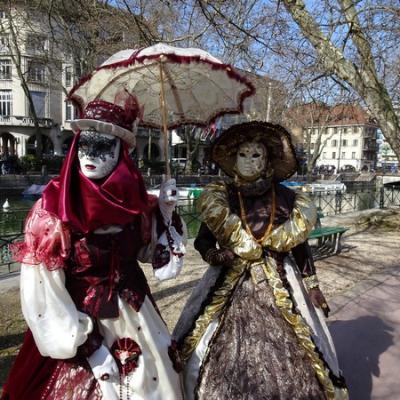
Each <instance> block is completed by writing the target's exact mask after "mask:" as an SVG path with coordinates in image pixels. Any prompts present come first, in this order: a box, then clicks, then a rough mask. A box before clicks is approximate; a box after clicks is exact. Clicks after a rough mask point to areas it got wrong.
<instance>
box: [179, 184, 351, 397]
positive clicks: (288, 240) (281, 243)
mask: <svg viewBox="0 0 400 400" xmlns="http://www.w3.org/2000/svg"><path fill="white" fill-rule="evenodd" d="M198 210H199V213H200V217H201V219H202V220H203V221H204V222H205V223H206V224H207V225H208V227H209V228H210V229H211V231H212V232H213V233H214V235H215V236H216V238H217V240H218V243H219V244H220V246H222V247H227V248H230V249H231V250H232V251H234V253H235V254H236V255H238V256H239V257H240V258H238V259H236V260H235V262H234V264H233V265H232V267H231V268H230V269H229V270H228V271H227V272H226V275H225V279H224V282H223V283H222V285H221V287H220V288H219V289H217V290H216V291H215V292H214V293H213V297H212V299H211V302H210V304H209V305H207V306H206V307H205V309H204V310H203V313H202V315H200V317H199V318H198V319H197V320H196V323H195V326H194V329H193V330H192V332H190V333H189V334H188V335H187V336H186V338H185V340H184V342H183V346H182V353H181V355H182V358H183V360H184V361H187V360H188V359H189V357H190V356H191V354H192V352H193V351H194V349H195V348H196V346H197V344H198V343H199V341H200V339H201V337H202V336H203V334H204V332H205V330H206V329H207V326H208V325H209V324H210V323H211V322H212V321H213V319H214V318H216V317H217V316H218V315H220V313H221V312H222V311H223V309H224V306H225V305H226V303H227V301H228V300H229V298H230V296H231V294H232V292H233V290H234V289H235V286H236V284H237V283H238V282H239V279H240V277H241V276H242V274H243V273H244V272H245V270H246V269H248V268H249V269H250V272H252V271H251V270H252V268H253V267H254V270H255V271H254V273H252V277H253V281H254V282H257V281H262V278H261V277H260V274H259V269H260V266H262V267H263V269H264V273H265V276H266V278H267V281H268V284H269V285H270V286H271V287H272V289H273V293H274V297H275V302H276V305H277V306H278V308H279V309H280V310H281V312H282V315H283V317H284V318H285V320H286V321H287V322H288V323H289V324H290V325H291V326H292V328H293V330H294V332H295V334H296V336H297V337H298V339H299V342H300V344H301V345H302V346H303V348H304V349H305V351H306V352H307V355H308V357H309V358H310V359H311V363H312V366H313V368H314V370H315V373H316V375H317V377H318V379H319V381H320V383H321V385H322V386H323V387H324V390H325V394H326V396H327V399H328V400H333V399H336V400H338V399H343V400H344V399H347V398H348V394H347V390H346V389H338V388H335V387H334V385H333V383H332V381H331V379H330V378H329V372H328V370H327V369H326V368H325V366H324V364H323V361H322V360H321V359H320V357H319V355H318V353H317V352H316V351H315V350H316V349H315V345H314V343H313V341H312V340H311V333H310V328H309V327H308V325H307V324H306V323H305V322H304V320H303V318H302V317H301V316H300V315H298V314H294V313H293V312H292V311H291V310H292V301H291V300H290V296H289V293H288V291H287V290H286V289H285V288H284V287H283V284H282V281H281V279H280V277H279V274H278V273H277V271H276V265H275V260H273V259H272V258H270V257H269V258H268V259H267V260H264V259H263V257H262V247H268V248H270V249H272V250H274V251H278V252H288V251H289V250H290V249H292V248H293V247H295V246H297V245H298V244H300V243H302V242H304V241H305V240H306V239H307V236H308V234H309V232H310V231H311V229H312V227H313V226H314V224H315V221H316V209H315V206H314V204H313V203H312V202H311V200H310V199H309V198H308V197H306V196H305V195H303V194H299V193H296V200H295V205H294V208H293V211H292V213H291V215H290V218H289V219H288V220H287V221H286V222H285V223H284V224H282V225H280V226H279V227H278V228H276V229H274V230H273V231H272V232H271V234H270V236H268V237H267V238H265V240H264V242H263V243H262V247H261V246H260V245H259V244H258V243H257V242H256V241H255V240H254V238H252V237H251V235H249V234H248V233H247V232H246V230H245V229H244V228H243V226H242V221H241V220H240V218H239V217H238V216H237V215H236V214H233V213H231V212H230V209H229V203H228V194H227V191H226V187H225V185H224V184H223V183H214V184H211V185H209V186H208V187H207V188H206V190H204V191H203V193H202V195H201V197H200V199H199V201H198ZM256 270H257V273H256ZM217 330H218V329H217Z"/></svg>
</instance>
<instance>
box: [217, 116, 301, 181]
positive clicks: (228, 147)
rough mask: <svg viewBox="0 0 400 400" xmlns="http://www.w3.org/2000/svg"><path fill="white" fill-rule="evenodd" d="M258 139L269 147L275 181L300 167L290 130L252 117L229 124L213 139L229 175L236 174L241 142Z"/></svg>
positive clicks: (222, 166)
mask: <svg viewBox="0 0 400 400" xmlns="http://www.w3.org/2000/svg"><path fill="white" fill-rule="evenodd" d="M254 141H255V142H260V143H262V144H264V146H265V147H266V148H267V152H268V160H269V161H270V163H271V166H272V169H273V178H274V180H275V181H278V182H280V181H283V180H285V179H287V178H289V177H290V176H291V175H293V174H294V173H295V172H296V171H297V169H298V161H297V158H296V153H295V150H294V147H293V144H292V140H291V137H290V134H289V132H288V131H287V130H286V129H285V128H284V127H283V126H281V125H276V124H271V123H269V122H262V121H252V122H245V123H242V124H237V125H233V126H231V127H229V128H228V129H227V130H225V131H224V132H222V134H221V136H219V137H218V138H217V139H216V141H215V142H214V143H213V145H212V148H211V157H212V158H213V160H214V161H215V162H216V163H217V164H218V165H219V166H220V167H221V169H222V170H223V171H224V172H225V173H226V174H227V175H229V176H231V177H234V176H235V172H234V167H235V164H236V154H237V151H238V148H239V146H240V145H241V144H243V143H246V142H254Z"/></svg>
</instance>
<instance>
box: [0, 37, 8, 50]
mask: <svg viewBox="0 0 400 400" xmlns="http://www.w3.org/2000/svg"><path fill="white" fill-rule="evenodd" d="M9 43H10V42H9V39H8V35H0V53H7V52H8V48H9Z"/></svg>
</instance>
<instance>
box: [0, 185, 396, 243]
mask: <svg viewBox="0 0 400 400" xmlns="http://www.w3.org/2000/svg"><path fill="white" fill-rule="evenodd" d="M381 195H382V194H381V192H380V191H379V190H372V189H369V190H358V191H356V192H346V193H343V194H340V195H335V194H317V195H314V196H313V200H314V203H315V205H316V206H317V207H318V208H319V209H320V210H321V211H322V212H323V214H324V215H334V214H339V213H340V214H341V213H345V212H351V211H355V210H366V209H370V208H378V207H379V205H380V202H381V200H382V199H381ZM5 200H6V197H5V196H4V195H2V194H1V193H0V236H2V235H5V234H9V233H16V232H20V231H21V224H22V222H23V220H24V219H25V216H26V214H27V213H28V211H29V209H30V208H31V207H32V205H33V204H34V200H32V199H30V200H29V199H23V198H22V196H10V197H9V198H8V200H9V203H10V208H9V210H8V211H7V212H2V210H1V205H2V204H3V203H4V201H5ZM383 200H384V206H385V207H391V206H397V207H400V191H399V190H393V188H385V190H384V192H383ZM178 212H179V214H180V215H181V216H182V217H183V219H184V220H185V222H186V224H187V226H188V233H189V237H190V238H192V237H195V236H196V234H197V232H198V229H199V227H200V221H199V220H198V217H197V213H196V208H195V203H194V202H193V201H189V200H186V201H183V202H180V203H179V204H178Z"/></svg>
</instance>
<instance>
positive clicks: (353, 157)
mask: <svg viewBox="0 0 400 400" xmlns="http://www.w3.org/2000/svg"><path fill="white" fill-rule="evenodd" d="M351 158H352V159H353V160H355V159H356V152H355V151H353V152H352V153H351Z"/></svg>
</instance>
